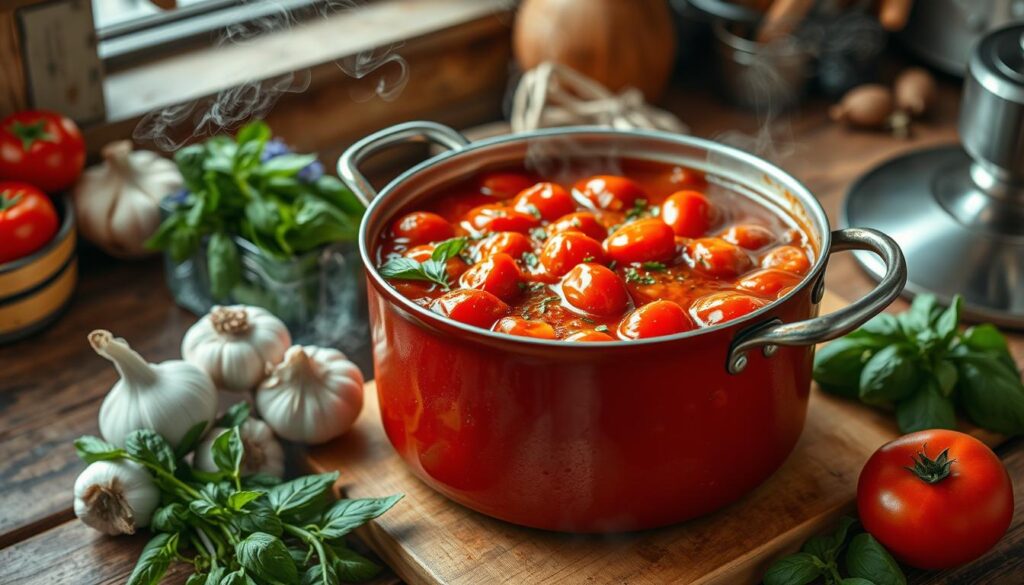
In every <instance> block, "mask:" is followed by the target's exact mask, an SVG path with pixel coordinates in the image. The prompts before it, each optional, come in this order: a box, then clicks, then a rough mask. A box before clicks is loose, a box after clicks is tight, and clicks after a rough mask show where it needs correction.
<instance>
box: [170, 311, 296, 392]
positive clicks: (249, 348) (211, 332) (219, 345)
mask: <svg viewBox="0 0 1024 585" xmlns="http://www.w3.org/2000/svg"><path fill="white" fill-rule="evenodd" d="M291 343H292V338H291V336H290V335H289V334H288V328H287V327H285V325H284V323H282V322H281V320H280V319H278V318H277V317H275V316H274V315H272V314H271V313H270V311H267V310H266V309H262V308H260V307H248V306H245V305H234V306H230V307H214V308H213V310H211V311H210V313H209V314H208V315H206V316H204V317H203V318H202V319H200V320H199V321H197V322H196V324H195V325H193V326H192V327H191V328H190V329H189V330H188V332H186V333H185V338H184V339H182V341H181V355H182V357H183V358H185V361H187V362H190V363H193V364H195V365H197V366H199V368H200V369H202V370H203V371H205V372H206V373H207V374H209V375H210V378H212V379H213V383H214V384H215V385H216V386H217V387H218V388H221V389H223V390H230V391H234V392H249V391H250V390H252V389H253V388H255V387H256V385H257V384H259V383H260V381H261V380H263V378H264V377H265V376H266V373H267V367H268V366H267V364H270V365H271V366H273V365H277V364H278V363H280V362H281V358H283V357H284V352H285V350H286V349H288V346H289V345H291Z"/></svg>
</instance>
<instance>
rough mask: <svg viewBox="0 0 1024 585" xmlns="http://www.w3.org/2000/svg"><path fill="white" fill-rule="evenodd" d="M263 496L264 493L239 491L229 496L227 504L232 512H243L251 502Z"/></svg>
mask: <svg viewBox="0 0 1024 585" xmlns="http://www.w3.org/2000/svg"><path fill="white" fill-rule="evenodd" d="M262 496H263V492H254V491H247V490H242V491H237V492H234V493H232V494H231V495H230V496H228V500H227V502H226V504H227V507H228V508H231V509H232V510H242V509H244V508H245V507H246V506H247V505H248V504H249V503H250V502H253V501H254V500H257V499H259V498H260V497H262Z"/></svg>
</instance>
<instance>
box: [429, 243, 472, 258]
mask: <svg viewBox="0 0 1024 585" xmlns="http://www.w3.org/2000/svg"><path fill="white" fill-rule="evenodd" d="M465 247H466V238H451V239H449V240H445V241H443V242H441V243H440V244H438V245H437V246H435V247H434V251H433V253H431V254H430V259H431V260H433V261H435V262H440V263H445V262H447V261H448V260H450V259H452V258H455V257H457V256H458V255H459V254H460V253H461V252H462V249H463V248H465Z"/></svg>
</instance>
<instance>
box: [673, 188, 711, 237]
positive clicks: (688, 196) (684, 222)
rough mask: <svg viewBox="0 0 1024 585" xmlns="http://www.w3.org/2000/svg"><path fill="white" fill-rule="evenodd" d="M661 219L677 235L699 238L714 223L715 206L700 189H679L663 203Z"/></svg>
mask: <svg viewBox="0 0 1024 585" xmlns="http://www.w3.org/2000/svg"><path fill="white" fill-rule="evenodd" d="M661 220H662V221H664V222H665V223H667V224H668V225H669V227H671V228H672V231H673V232H675V233H676V235H677V236H683V237H684V238H697V237H700V236H703V235H704V234H706V233H707V231H708V230H709V229H710V228H711V224H713V223H714V220H715V207H714V206H713V205H712V204H711V202H710V201H708V198H707V197H705V196H704V194H703V193H701V192H700V191H677V192H675V193H673V194H671V195H669V196H668V199H666V200H665V202H664V203H662V204H661Z"/></svg>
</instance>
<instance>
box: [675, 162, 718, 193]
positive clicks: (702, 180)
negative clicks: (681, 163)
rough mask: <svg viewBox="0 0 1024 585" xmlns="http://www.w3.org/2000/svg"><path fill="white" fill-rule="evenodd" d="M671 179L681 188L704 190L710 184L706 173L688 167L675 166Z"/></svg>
mask: <svg viewBox="0 0 1024 585" xmlns="http://www.w3.org/2000/svg"><path fill="white" fill-rule="evenodd" d="M669 180H670V181H671V183H672V184H673V185H675V186H676V187H678V188H680V189H697V190H704V189H707V186H708V180H707V177H705V176H704V173H702V172H700V171H698V170H695V169H688V168H686V167H675V168H674V169H672V176H671V177H670V179H669Z"/></svg>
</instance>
